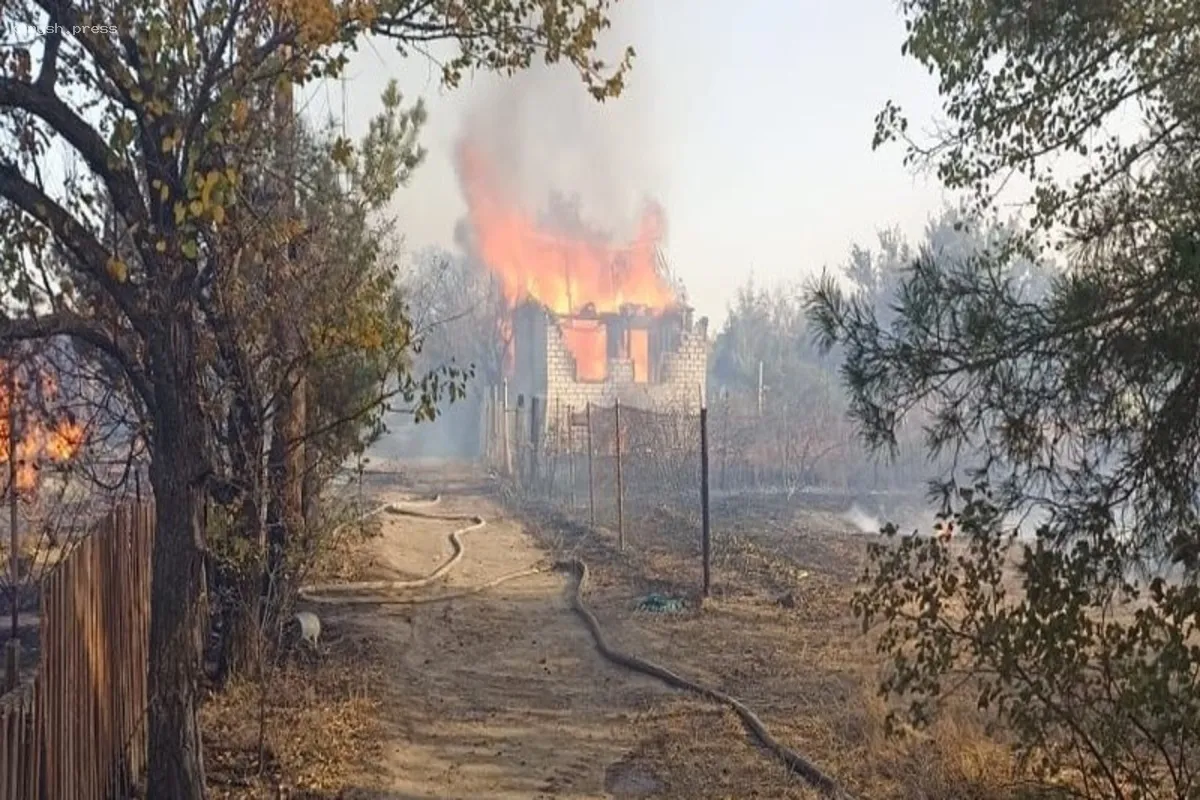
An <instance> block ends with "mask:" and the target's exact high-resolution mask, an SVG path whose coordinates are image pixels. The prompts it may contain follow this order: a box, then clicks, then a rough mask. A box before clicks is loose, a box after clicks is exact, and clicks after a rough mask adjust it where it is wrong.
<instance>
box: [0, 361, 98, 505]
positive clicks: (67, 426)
mask: <svg viewBox="0 0 1200 800" xmlns="http://www.w3.org/2000/svg"><path fill="white" fill-rule="evenodd" d="M39 383H40V386H41V388H42V392H43V396H44V397H46V398H53V397H54V395H55V394H57V388H58V387H57V383H56V381H55V380H54V378H53V377H52V376H49V375H44V374H43V375H41V376H39ZM9 386H10V383H9V379H8V373H7V370H6V369H3V368H0V464H6V465H7V464H8V463H9V459H10V455H11V454H10V452H9V448H10V442H11V441H12V435H11V433H10V431H9V420H10V410H11V409H12V404H13V403H14V402H18V405H19V401H17V400H16V398H13V397H11V396H10V394H9ZM17 386H18V391H20V390H21V387H22V384H21V383H20V382H18V384H17ZM18 417H20V418H21V420H20V422H19V423H18V426H17V433H18V435H19V436H20V438H19V439H18V440H17V442H16V448H15V449H16V454H15V455H16V461H17V465H16V466H17V469H16V484H17V491H19V492H28V491H31V490H33V489H34V488H35V487H36V486H37V473H38V469H39V466H40V464H41V463H42V462H44V461H50V462H53V463H56V464H61V463H63V462H66V461H69V460H70V459H72V458H74V457H75V456H76V455H77V454H78V453H79V450H80V449H81V448H82V447H83V441H84V434H85V430H84V427H83V425H81V424H79V423H78V422H76V421H75V420H74V419H71V418H69V417H66V418H64V419H61V420H57V421H54V422H51V423H46V422H43V421H41V420H38V419H36V418H33V415H32V414H30V413H28V412H25V413H23V412H22V411H21V410H19V409H18ZM4 471H5V472H7V469H5V470H4ZM5 477H6V478H7V476H5Z"/></svg>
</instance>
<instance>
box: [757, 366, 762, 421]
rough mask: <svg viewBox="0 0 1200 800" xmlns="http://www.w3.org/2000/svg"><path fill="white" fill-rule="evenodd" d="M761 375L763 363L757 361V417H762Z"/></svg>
mask: <svg viewBox="0 0 1200 800" xmlns="http://www.w3.org/2000/svg"><path fill="white" fill-rule="evenodd" d="M762 373H763V362H761V361H759V362H758V415H759V416H760V417H761V416H762V406H763V403H762V400H763V380H762Z"/></svg>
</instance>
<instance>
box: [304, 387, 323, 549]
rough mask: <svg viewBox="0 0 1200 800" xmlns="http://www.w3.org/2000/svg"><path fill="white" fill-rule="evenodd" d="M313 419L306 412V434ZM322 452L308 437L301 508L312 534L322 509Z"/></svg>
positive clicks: (310, 429) (305, 448)
mask: <svg viewBox="0 0 1200 800" xmlns="http://www.w3.org/2000/svg"><path fill="white" fill-rule="evenodd" d="M307 388H308V387H307V386H306V387H305V398H304V399H305V411H307V410H308V409H307V406H308V391H307ZM313 427H314V426H313V421H312V419H311V415H310V414H305V431H306V434H305V435H306V436H307V435H308V433H311V431H312V429H313ZM319 456H320V452H319V451H318V450H317V448H316V446H315V445H314V444H313V441H312V439H306V441H305V442H304V480H303V481H302V483H301V486H300V491H301V508H302V512H303V517H304V528H305V530H307V531H308V532H309V535H310V536H311V535H312V531H313V530H315V529H316V525H317V516H318V514H319V511H320V507H321V506H320V503H319V502H318V501H319V500H320V497H321V476H320V475H319V474H318V471H317V470H318V467H319V463H318V462H319Z"/></svg>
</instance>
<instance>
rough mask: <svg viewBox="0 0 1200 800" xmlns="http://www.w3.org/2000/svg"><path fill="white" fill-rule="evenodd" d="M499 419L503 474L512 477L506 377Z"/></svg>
mask: <svg viewBox="0 0 1200 800" xmlns="http://www.w3.org/2000/svg"><path fill="white" fill-rule="evenodd" d="M501 419H502V420H503V421H504V424H502V425H501V426H500V428H501V429H502V430H503V438H504V474H505V475H506V476H508V478H509V479H510V480H511V479H512V448H511V447H510V446H509V441H508V378H505V379H504V405H503V406H502V408H501Z"/></svg>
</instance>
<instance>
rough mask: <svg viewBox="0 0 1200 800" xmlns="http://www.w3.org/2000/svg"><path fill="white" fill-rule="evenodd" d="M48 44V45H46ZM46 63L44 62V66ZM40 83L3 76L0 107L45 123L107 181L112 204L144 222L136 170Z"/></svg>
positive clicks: (129, 217) (131, 218)
mask: <svg viewBox="0 0 1200 800" xmlns="http://www.w3.org/2000/svg"><path fill="white" fill-rule="evenodd" d="M47 47H49V45H47ZM46 63H47V62H43V67H44V66H45V64H46ZM44 76H45V72H44V71H43V74H42V75H41V76H39V77H38V81H39V83H38V84H32V83H27V82H25V81H18V80H13V79H12V78H3V77H0V108H6V107H8V108H19V109H22V110H23V111H27V112H29V113H30V114H32V115H33V116H35V117H37V118H38V119H40V120H42V121H43V122H45V123H46V124H47V125H49V126H50V127H51V129H53V130H54V132H55V133H57V134H58V135H60V136H62V137H63V138H64V139H66V141H67V143H68V144H70V145H71V146H72V147H73V148H75V150H76V152H78V153H79V155H81V156H82V157H83V160H84V161H85V162H86V163H87V165H88V168H89V169H90V170H91V171H92V172H93V173H94V174H95V175H96V176H97V177H98V178H100V179H101V180H102V181H103V182H104V186H105V188H107V189H108V194H109V196H110V197H111V198H112V202H113V207H114V208H115V209H116V210H117V213H119V214H120V215H121V216H122V217H124V218H125V220H126V222H127V223H128V224H131V225H132V224H133V223H136V222H141V221H144V220H145V218H146V207H145V205H144V204H143V203H142V195H141V192H140V191H139V190H138V186H137V183H136V182H135V181H134V180H133V173H132V172H131V171H130V170H129V168H128V166H127V165H126V164H125V163H124V159H123V158H122V157H121V156H120V155H118V154H117V153H114V152H113V151H112V149H111V148H109V146H108V143H107V142H105V141H104V139H102V138H101V137H100V134H98V133H97V132H96V131H95V129H94V128H92V127H91V126H90V125H88V123H87V122H85V121H84V120H83V118H82V117H80V116H79V115H78V114H76V113H75V112H74V111H73V110H72V109H71V107H70V106H68V105H67V104H66V103H64V102H63V101H62V100H61V99H60V98H59V97H58V96H57V95H55V94H54V93H53V92H52V91H46V90H45V89H44V88H43V86H41V85H40V83H41V81H42V79H43V77H44Z"/></svg>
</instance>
